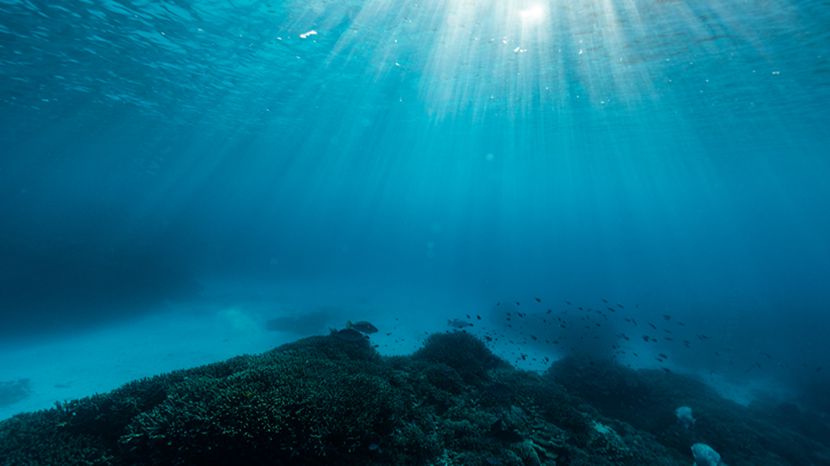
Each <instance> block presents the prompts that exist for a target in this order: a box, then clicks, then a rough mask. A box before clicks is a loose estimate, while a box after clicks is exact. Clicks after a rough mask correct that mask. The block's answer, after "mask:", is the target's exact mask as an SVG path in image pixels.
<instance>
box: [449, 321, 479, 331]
mask: <svg viewBox="0 0 830 466" xmlns="http://www.w3.org/2000/svg"><path fill="white" fill-rule="evenodd" d="M447 325H449V326H450V327H452V328H458V329H461V328H466V327H472V326H473V324H472V323H471V322H467V321H464V320H461V319H451V320H448V321H447Z"/></svg>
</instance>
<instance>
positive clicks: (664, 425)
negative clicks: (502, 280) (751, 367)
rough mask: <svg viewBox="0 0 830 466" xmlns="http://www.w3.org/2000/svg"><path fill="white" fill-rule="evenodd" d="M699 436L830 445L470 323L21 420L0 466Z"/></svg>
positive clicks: (786, 455)
mask: <svg viewBox="0 0 830 466" xmlns="http://www.w3.org/2000/svg"><path fill="white" fill-rule="evenodd" d="M683 387H686V388H683ZM689 387H691V388H689ZM675 393H676V394H675ZM680 404H690V405H694V406H696V412H697V413H700V414H699V420H698V422H697V424H696V426H695V428H694V429H692V430H687V429H684V428H683V427H682V426H680V425H677V424H676V422H675V420H674V419H675V414H674V409H675V408H676V407H677V406H679V405H680ZM698 441H700V442H709V443H711V444H712V445H713V446H715V447H716V448H717V449H718V451H719V452H721V454H722V455H723V457H724V461H725V462H726V463H728V464H730V465H732V466H735V465H744V464H745V465H749V464H752V465H756V466H759V465H767V464H769V465H772V464H820V462H821V461H822V457H820V456H817V455H821V454H822V452H826V449H825V448H824V447H823V446H821V445H820V444H819V442H818V441H816V440H813V439H810V438H809V437H802V436H800V435H798V434H795V433H793V431H791V430H789V429H787V428H786V427H785V426H780V425H777V424H775V423H774V422H773V420H772V419H765V418H762V417H759V416H757V415H753V411H752V410H750V409H746V408H742V407H740V406H737V405H732V404H730V403H728V402H726V401H724V400H721V399H719V398H717V397H716V396H715V395H713V394H711V393H709V392H708V391H706V390H705V388H704V387H702V386H700V385H699V384H694V383H692V382H691V381H690V380H688V379H685V378H682V377H680V376H677V375H674V374H665V375H661V374H656V373H640V372H634V371H629V370H626V369H623V368H619V367H618V366H614V365H612V364H610V363H608V364H605V363H603V364H596V363H593V362H592V363H588V362H584V361H579V360H564V361H562V362H560V363H558V364H557V365H555V366H554V367H552V368H551V370H550V371H548V373H546V374H544V375H541V376H540V375H537V374H533V373H528V372H522V371H518V370H516V369H514V368H512V367H511V366H510V365H509V364H507V363H506V362H504V361H502V360H501V359H499V358H497V357H496V356H494V355H493V354H492V353H491V352H490V351H489V350H488V349H487V348H486V347H485V345H484V344H483V343H482V342H481V341H480V340H478V339H476V338H475V337H473V336H471V335H468V334H466V333H463V332H457V333H451V334H437V335H433V336H431V337H430V338H429V339H428V340H427V342H426V343H425V345H424V347H423V348H422V349H421V350H420V351H418V352H416V353H415V354H413V355H412V356H407V357H389V358H384V357H381V356H380V355H379V354H378V353H377V352H376V351H375V350H374V349H373V348H372V347H371V345H370V344H369V342H368V340H366V339H364V338H344V337H343V336H342V335H339V334H337V333H333V334H332V335H330V336H325V337H312V338H307V339H303V340H300V341H297V342H295V343H292V344H288V345H285V346H282V347H279V348H277V349H274V350H272V351H270V352H267V353H264V354H262V355H258V356H244V357H238V358H234V359H230V360H228V361H225V362H221V363H216V364H211V365H207V366H203V367H199V368H195V369H190V370H184V371H178V372H173V373H170V374H166V375H162V376H157V377H153V378H149V379H144V380H140V381H136V382H133V383H130V384H127V385H125V386H123V387H121V388H119V389H117V390H114V391H112V392H110V393H107V394H103V395H96V396H93V397H89V398H84V399H81V400H76V401H71V402H67V403H61V404H59V405H57V406H56V407H55V408H53V409H50V410H47V411H41V412H37V413H30V414H23V415H18V416H16V417H14V418H12V419H9V420H7V421H4V422H2V423H0V464H4V465H5V464H27V465H37V464H44V465H46V464H48V465H53V464H367V465H368V464H377V465H380V464H413V465H417V464H459V465H461V464H464V465H543V464H546V465H553V464H558V465H664V464H665V465H674V464H682V465H687V466H688V465H689V464H691V462H692V461H693V460H692V457H691V453H690V446H691V445H692V444H693V443H695V442H698ZM810 455H813V456H810ZM825 459H826V458H825Z"/></svg>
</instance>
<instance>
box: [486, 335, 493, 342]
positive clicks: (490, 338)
mask: <svg viewBox="0 0 830 466" xmlns="http://www.w3.org/2000/svg"><path fill="white" fill-rule="evenodd" d="M484 339H485V340H486V341H493V337H491V336H489V335H484Z"/></svg>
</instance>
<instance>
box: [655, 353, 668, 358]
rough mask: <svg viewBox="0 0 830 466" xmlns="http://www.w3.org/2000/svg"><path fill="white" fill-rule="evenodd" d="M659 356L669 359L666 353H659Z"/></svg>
mask: <svg viewBox="0 0 830 466" xmlns="http://www.w3.org/2000/svg"><path fill="white" fill-rule="evenodd" d="M657 356H660V357H661V358H663V359H668V358H669V357H668V356H666V355H665V354H664V353H658V354H657Z"/></svg>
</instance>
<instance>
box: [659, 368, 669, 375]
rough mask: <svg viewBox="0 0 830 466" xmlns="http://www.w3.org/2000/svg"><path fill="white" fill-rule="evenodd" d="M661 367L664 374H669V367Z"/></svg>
mask: <svg viewBox="0 0 830 466" xmlns="http://www.w3.org/2000/svg"><path fill="white" fill-rule="evenodd" d="M661 369H663V371H664V372H665V373H666V374H671V369H669V368H668V367H661Z"/></svg>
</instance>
